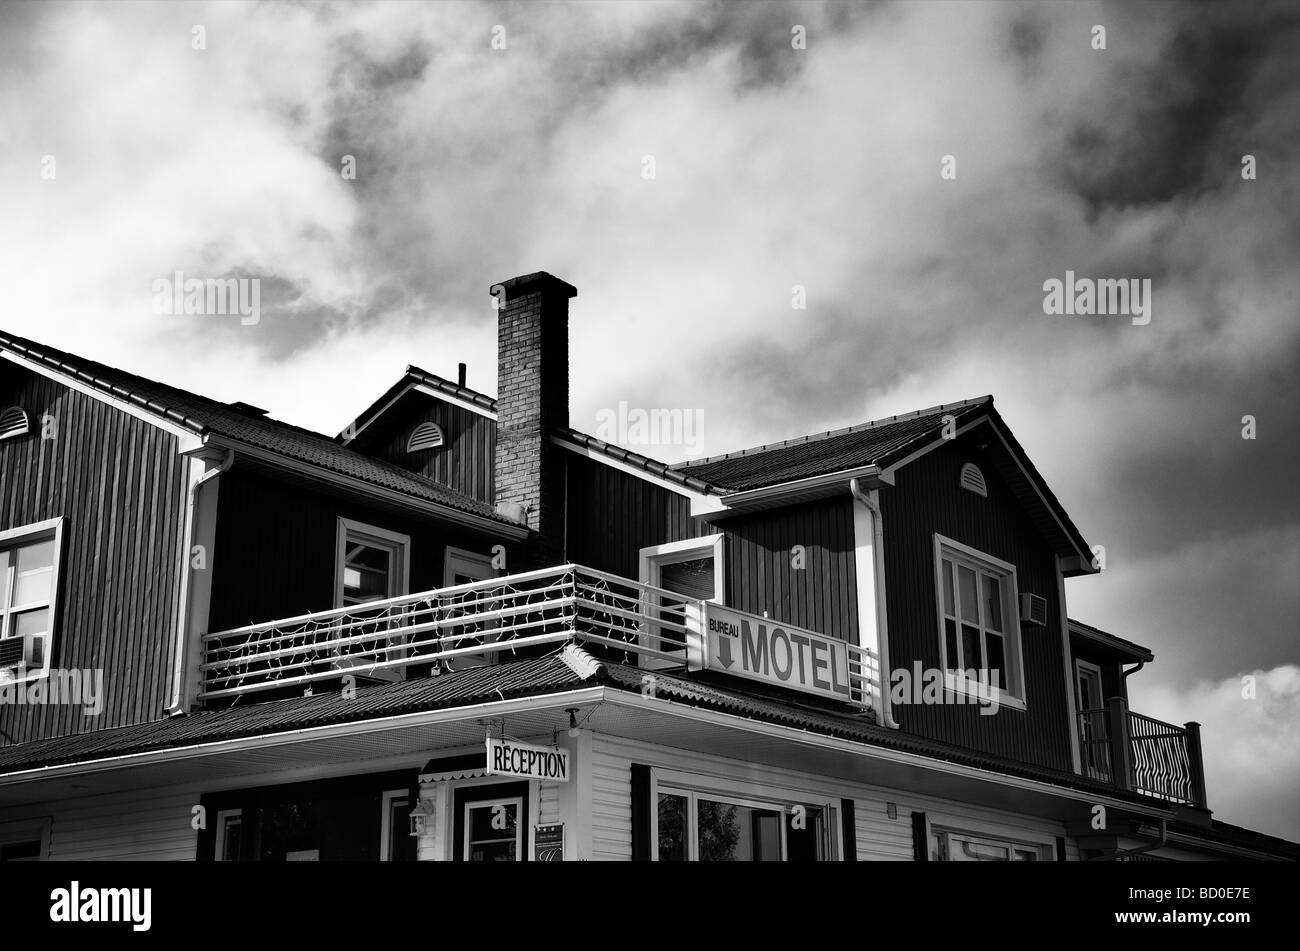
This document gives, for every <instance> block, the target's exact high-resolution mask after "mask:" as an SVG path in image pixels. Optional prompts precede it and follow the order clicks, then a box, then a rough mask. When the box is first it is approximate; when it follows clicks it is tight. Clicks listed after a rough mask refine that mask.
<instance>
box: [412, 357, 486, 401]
mask: <svg viewBox="0 0 1300 951" xmlns="http://www.w3.org/2000/svg"><path fill="white" fill-rule="evenodd" d="M406 375H407V376H413V377H418V378H420V380H421V382H430V381H432V382H433V383H434V384H435V385H436V386H438V387H439V388H441V389H445V390H450V391H451V392H453V393H455V394H457V395H459V394H466V393H467V394H469V396H470V397H471V402H478V401H479V400H485V401H486V402H487V403H489V404H491V406H492V408H493V409H496V408H497V401H496V397H493V396H488V395H487V394H486V393H484V392H483V391H481V390H476V389H474V388H473V387H471V386H461V385H460V384H459V383H456V382H454V381H452V380H449V379H447V378H446V377H445V376H439V375H438V374H437V373H430V372H429V371H428V370H426V369H424V367H418V366H416V365H415V364H414V363H408V364H407V365H406Z"/></svg>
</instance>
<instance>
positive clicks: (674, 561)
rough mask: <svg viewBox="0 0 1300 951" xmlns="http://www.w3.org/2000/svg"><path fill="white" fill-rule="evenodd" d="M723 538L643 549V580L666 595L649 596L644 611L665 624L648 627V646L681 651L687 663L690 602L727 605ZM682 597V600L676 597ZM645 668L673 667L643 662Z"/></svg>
mask: <svg viewBox="0 0 1300 951" xmlns="http://www.w3.org/2000/svg"><path fill="white" fill-rule="evenodd" d="M722 562H723V559H722V536H721V535H708V536H705V537H704V538H691V539H687V540H686V541H680V542H671V543H669V544H667V545H655V546H653V547H651V548H643V549H641V581H642V582H643V583H645V584H648V585H651V586H653V587H656V588H662V589H664V592H669V593H663V592H661V593H655V594H650V595H647V597H646V600H645V602H644V604H643V605H642V611H643V612H644V613H645V614H646V615H647V616H648V617H650V618H652V619H653V620H655V621H659V622H662V623H661V624H655V623H651V624H647V625H646V627H645V636H644V637H643V639H642V643H643V645H644V646H646V647H649V648H651V649H654V650H663V651H669V652H673V653H676V652H679V651H680V652H681V653H682V655H683V657H682V661H683V662H684V661H685V652H686V638H685V635H684V634H683V633H682V630H681V628H682V627H684V626H685V624H686V622H687V620H688V616H687V611H686V607H687V603H688V602H689V601H713V602H716V603H718V604H725V603H726V594H725V592H726V587H725V580H724V579H725V575H724V573H723V563H722ZM673 595H680V596H681V597H680V598H679V597H673ZM642 666H645V667H656V666H658V667H665V666H673V664H672V662H671V661H666V660H664V661H658V662H655V661H653V660H650V661H647V660H645V659H643V660H642Z"/></svg>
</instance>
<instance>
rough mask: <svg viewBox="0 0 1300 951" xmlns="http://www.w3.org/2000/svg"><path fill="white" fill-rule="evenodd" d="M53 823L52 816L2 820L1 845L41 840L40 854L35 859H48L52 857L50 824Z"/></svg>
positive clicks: (43, 860) (0, 829)
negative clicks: (9, 820)
mask: <svg viewBox="0 0 1300 951" xmlns="http://www.w3.org/2000/svg"><path fill="white" fill-rule="evenodd" d="M52 823H53V819H52V818H51V817H50V816H39V817H36V818H32V819H15V820H13V821H11V822H0V846H3V845H16V844H18V843H20V842H40V844H41V847H40V854H39V855H38V856H37V857H36V859H35V861H38V862H45V861H48V860H49V857H50V826H51V825H52Z"/></svg>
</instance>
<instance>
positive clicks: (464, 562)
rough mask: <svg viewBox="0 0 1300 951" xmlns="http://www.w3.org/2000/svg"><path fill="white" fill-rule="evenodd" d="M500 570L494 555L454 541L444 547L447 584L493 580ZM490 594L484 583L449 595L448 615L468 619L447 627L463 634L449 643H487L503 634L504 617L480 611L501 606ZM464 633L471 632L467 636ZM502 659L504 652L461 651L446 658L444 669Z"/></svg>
mask: <svg viewBox="0 0 1300 951" xmlns="http://www.w3.org/2000/svg"><path fill="white" fill-rule="evenodd" d="M497 574H498V572H497V570H496V569H495V568H494V567H492V558H491V556H490V555H483V554H479V553H478V552H473V551H467V550H465V549H463V548H453V547H452V546H451V545H448V546H447V547H446V549H445V551H444V555H443V569H442V583H443V587H444V588H459V587H462V586H463V585H471V584H475V583H476V582H480V581H489V580H491V579H492V578H495V577H496V576H497ZM488 595H489V592H487V591H485V590H484V589H483V588H481V587H480V588H474V589H471V590H469V591H464V592H460V593H452V594H450V595H448V596H447V599H446V600H447V601H448V602H450V603H449V604H448V607H447V619H451V618H456V617H464V618H466V619H467V620H466V622H465V623H464V624H463V625H451V626H448V627H447V628H446V629H445V630H446V633H448V634H451V635H456V636H459V637H461V638H462V639H460V640H457V641H455V642H452V641H447V642H446V643H447V646H448V647H450V648H466V647H473V646H474V645H475V644H483V645H487V644H490V643H492V642H494V641H496V639H497V638H498V637H500V633H501V622H500V620H499V619H497V618H487V619H484V618H483V617H480V615H483V614H489V613H491V612H492V611H494V610H496V609H497V608H498V607H499V602H498V601H496V600H494V599H492V598H490V597H489V596H488ZM464 635H470V636H469V637H464ZM500 660H501V654H500V652H499V651H484V652H483V653H481V654H460V655H458V656H456V657H452V658H449V659H447V660H446V661H444V662H443V664H442V669H444V670H466V669H468V668H470V667H485V666H487V665H489V664H496V663H499V662H500Z"/></svg>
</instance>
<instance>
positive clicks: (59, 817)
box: [0, 786, 215, 862]
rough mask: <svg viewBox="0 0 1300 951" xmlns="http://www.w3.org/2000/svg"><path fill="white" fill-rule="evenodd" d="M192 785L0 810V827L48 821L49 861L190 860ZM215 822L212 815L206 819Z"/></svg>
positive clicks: (192, 844) (195, 802)
mask: <svg viewBox="0 0 1300 951" xmlns="http://www.w3.org/2000/svg"><path fill="white" fill-rule="evenodd" d="M198 802H199V789H198V787H196V786H185V787H179V786H168V787H166V788H159V787H151V788H142V789H138V790H132V791H130V792H123V793H109V794H104V795H98V796H84V797H80V798H75V799H58V800H50V801H46V802H42V803H41V804H40V805H37V806H23V807H15V808H11V809H7V810H3V811H0V825H3V824H4V823H7V822H11V821H19V820H24V819H39V818H49V820H50V851H49V859H50V861H53V862H60V861H62V862H95V861H106V860H119V861H130V862H144V861H171V862H181V861H192V860H193V859H194V857H195V847H196V845H197V843H198V834H197V833H196V832H195V831H194V828H193V826H192V825H191V822H192V821H193V813H192V812H191V810H192V809H193V808H194V807H195V806H196V805H198ZM209 821H215V816H212V817H209Z"/></svg>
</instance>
